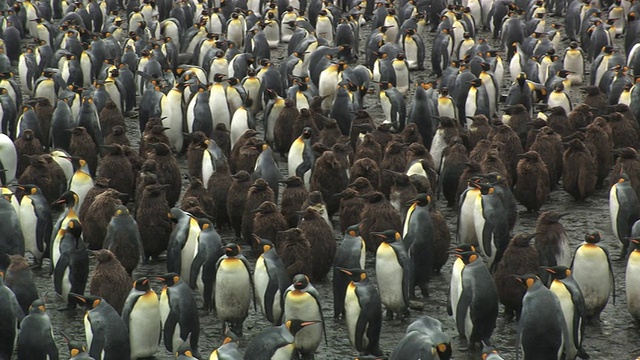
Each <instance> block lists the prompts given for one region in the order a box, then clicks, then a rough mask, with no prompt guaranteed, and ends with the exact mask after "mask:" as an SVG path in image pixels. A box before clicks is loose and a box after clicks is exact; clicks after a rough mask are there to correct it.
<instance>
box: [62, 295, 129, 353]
mask: <svg viewBox="0 0 640 360" xmlns="http://www.w3.org/2000/svg"><path fill="white" fill-rule="evenodd" d="M70 295H71V296H73V297H74V298H76V299H77V301H78V302H79V303H81V304H82V305H83V306H84V307H85V309H86V310H87V311H86V313H85V315H84V332H85V336H86V338H87V346H88V347H89V355H91V356H92V357H93V358H94V359H103V360H122V359H129V358H130V357H131V347H130V346H129V332H128V331H127V327H126V325H125V324H124V321H122V319H121V318H120V315H118V312H116V310H115V309H114V308H113V307H112V306H111V305H109V304H108V303H107V302H106V301H104V300H103V299H102V298H101V297H98V296H92V295H87V296H82V295H78V294H74V293H71V294H70Z"/></svg>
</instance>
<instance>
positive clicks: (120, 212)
mask: <svg viewBox="0 0 640 360" xmlns="http://www.w3.org/2000/svg"><path fill="white" fill-rule="evenodd" d="M127 215H129V209H127V207H126V206H124V205H118V206H116V211H115V214H114V215H113V216H114V217H119V216H127Z"/></svg>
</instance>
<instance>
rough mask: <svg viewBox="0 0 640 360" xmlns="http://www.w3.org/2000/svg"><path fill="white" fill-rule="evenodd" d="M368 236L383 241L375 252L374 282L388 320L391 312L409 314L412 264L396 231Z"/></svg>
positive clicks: (400, 314)
mask: <svg viewBox="0 0 640 360" xmlns="http://www.w3.org/2000/svg"><path fill="white" fill-rule="evenodd" d="M369 236H377V237H379V238H381V240H382V241H381V242H380V246H378V249H377V250H376V279H377V280H378V290H379V291H380V300H381V301H382V304H384V306H385V308H386V309H387V318H388V319H393V314H394V313H396V314H397V315H398V316H406V315H408V313H409V295H410V294H411V292H410V288H409V287H410V286H411V268H412V265H415V263H412V262H410V261H409V255H407V251H406V250H405V246H404V244H403V243H402V236H401V235H400V233H399V232H397V231H395V230H388V231H385V232H382V233H376V232H372V233H370V234H369ZM429 271H433V269H429Z"/></svg>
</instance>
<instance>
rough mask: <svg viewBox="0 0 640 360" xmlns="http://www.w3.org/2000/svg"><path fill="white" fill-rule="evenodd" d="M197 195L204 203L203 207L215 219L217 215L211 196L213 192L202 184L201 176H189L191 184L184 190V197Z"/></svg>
mask: <svg viewBox="0 0 640 360" xmlns="http://www.w3.org/2000/svg"><path fill="white" fill-rule="evenodd" d="M191 196H192V197H195V198H196V199H198V201H199V202H200V205H202V209H203V210H204V212H206V213H207V214H208V215H209V216H210V217H212V218H213V219H215V217H216V207H215V204H214V202H213V198H212V197H211V193H210V192H209V191H208V190H207V189H205V188H204V185H203V184H202V180H200V179H199V178H194V177H190V178H189V186H188V187H187V190H186V191H185V192H184V195H183V199H186V198H188V197H191Z"/></svg>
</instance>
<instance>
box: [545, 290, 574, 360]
mask: <svg viewBox="0 0 640 360" xmlns="http://www.w3.org/2000/svg"><path fill="white" fill-rule="evenodd" d="M550 289H551V291H552V292H553V293H554V294H556V297H557V298H558V300H559V301H560V307H561V308H562V314H563V315H564V321H565V323H566V324H567V329H568V330H569V354H568V356H567V357H568V358H569V359H575V357H576V355H577V352H578V351H577V349H576V344H575V342H574V341H573V338H574V335H573V314H574V305H573V301H572V300H571V293H569V291H568V290H567V288H566V287H565V286H564V285H563V284H561V283H559V282H557V281H554V282H553V283H551V287H550Z"/></svg>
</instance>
